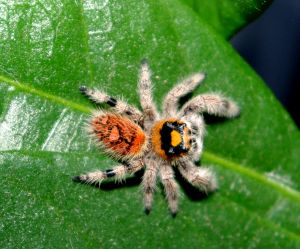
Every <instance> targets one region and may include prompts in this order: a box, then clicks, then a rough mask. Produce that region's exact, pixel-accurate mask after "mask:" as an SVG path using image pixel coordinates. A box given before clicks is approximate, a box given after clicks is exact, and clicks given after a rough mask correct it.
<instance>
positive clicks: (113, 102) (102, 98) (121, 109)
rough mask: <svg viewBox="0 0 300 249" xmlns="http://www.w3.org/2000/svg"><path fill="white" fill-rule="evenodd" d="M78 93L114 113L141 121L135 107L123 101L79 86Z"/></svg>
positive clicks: (139, 113)
mask: <svg viewBox="0 0 300 249" xmlns="http://www.w3.org/2000/svg"><path fill="white" fill-rule="evenodd" d="M79 91H80V92H81V93H82V94H84V95H85V96H87V97H88V98H89V99H90V100H92V101H93V102H95V103H97V104H102V103H107V104H108V105H109V106H111V107H112V108H113V109H114V110H115V111H116V113H119V114H126V115H127V116H128V117H129V118H130V119H131V120H133V121H134V122H136V123H139V122H140V121H141V120H142V113H141V112H140V111H139V110H138V109H137V108H135V107H133V106H131V105H129V104H128V103H126V102H125V101H123V100H120V99H116V98H113V97H110V96H109V95H108V94H107V93H105V92H103V91H100V90H95V89H90V88H87V87H86V86H81V87H80V88H79Z"/></svg>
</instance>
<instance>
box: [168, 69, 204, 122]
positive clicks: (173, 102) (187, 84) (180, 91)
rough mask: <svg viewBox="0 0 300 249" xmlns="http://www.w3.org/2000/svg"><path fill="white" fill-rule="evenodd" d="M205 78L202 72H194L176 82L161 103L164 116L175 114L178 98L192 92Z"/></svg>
mask: <svg viewBox="0 0 300 249" xmlns="http://www.w3.org/2000/svg"><path fill="white" fill-rule="evenodd" d="M204 78H205V75H204V74H203V73H196V74H193V75H192V76H190V77H189V78H187V79H185V80H183V81H182V82H180V83H179V84H177V85H176V86H175V87H174V88H172V90H171V91H170V92H169V93H168V94H167V95H166V97H165V98H164V103H163V113H164V115H165V116H166V117H172V116H175V115H176V114H177V111H178V110H177V109H178V102H179V100H180V98H182V97H184V96H185V95H187V94H188V93H190V92H192V91H193V90H194V89H195V88H196V87H197V86H198V85H199V84H200V83H201V82H202V81H203V79H204Z"/></svg>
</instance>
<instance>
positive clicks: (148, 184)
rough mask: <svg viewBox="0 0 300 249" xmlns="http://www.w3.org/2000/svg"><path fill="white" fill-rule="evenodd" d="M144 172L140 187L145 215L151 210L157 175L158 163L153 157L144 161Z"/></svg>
mask: <svg viewBox="0 0 300 249" xmlns="http://www.w3.org/2000/svg"><path fill="white" fill-rule="evenodd" d="M145 164H146V170H145V173H144V176H143V181H142V187H143V192H144V207H145V213H146V214H149V213H150V211H151V209H152V203H153V194H154V191H155V187H156V177H157V173H158V167H159V165H158V163H157V162H156V161H155V159H154V157H150V158H146V159H145Z"/></svg>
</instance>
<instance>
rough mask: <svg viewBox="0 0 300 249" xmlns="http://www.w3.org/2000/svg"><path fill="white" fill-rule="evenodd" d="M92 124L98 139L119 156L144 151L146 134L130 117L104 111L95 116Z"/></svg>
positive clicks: (128, 155) (129, 155)
mask: <svg viewBox="0 0 300 249" xmlns="http://www.w3.org/2000/svg"><path fill="white" fill-rule="evenodd" d="M90 124H91V126H92V132H93V133H94V135H95V136H96V138H97V140H98V141H99V142H100V143H101V144H102V145H103V146H104V147H105V148H106V149H108V151H109V152H111V153H112V154H116V156H117V157H135V156H138V155H139V154H140V153H141V152H142V151H143V148H144V145H145V142H146V135H145V133H144V131H143V130H142V129H141V127H140V126H138V125H137V124H135V123H134V122H133V121H131V120H130V119H128V118H126V117H123V116H120V115H116V114H113V113H103V114H100V115H97V116H95V117H93V118H92V120H91V123H90Z"/></svg>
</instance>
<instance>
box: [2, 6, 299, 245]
mask: <svg viewBox="0 0 300 249" xmlns="http://www.w3.org/2000/svg"><path fill="white" fill-rule="evenodd" d="M198 2H199V3H200V2H202V3H203V6H204V7H203V10H201V11H203V12H204V11H205V8H206V6H208V4H205V3H206V1H198ZM224 2H225V1H224ZM238 2H239V4H240V5H241V4H242V3H241V1H238ZM226 3H227V6H229V7H230V2H229V1H226ZM247 3H248V4H247V8H246V9H247V11H246V10H245V11H244V9H241V10H240V12H239V10H237V9H236V6H237V5H236V4H234V3H232V4H233V6H232V10H235V11H234V12H236V15H237V16H244V20H248V19H247V15H248V13H250V12H251V9H250V7H251V6H252V8H253V9H252V13H254V12H255V11H254V9H256V8H257V6H258V5H257V4H260V6H263V4H264V3H265V1H255V3H257V4H253V5H252V4H251V2H249V1H247ZM215 4H216V5H217V3H215ZM234 6H235V7H234ZM224 8H225V7H224ZM226 9H227V8H226ZM260 9H261V8H260ZM227 10H228V9H227ZM206 11H207V15H209V13H211V15H212V16H214V15H216V12H215V11H213V10H212V9H211V8H209V7H207V9H206ZM248 11H249V12H248ZM228 12H229V10H228ZM0 13H1V15H0V31H1V32H0V39H1V42H0V55H1V60H0V82H1V84H0V90H1V95H0V98H1V99H0V101H1V102H0V103H1V105H0V150H1V151H2V152H0V165H1V168H0V176H1V190H0V201H1V203H2V204H1V209H0V247H1V248H129V247H132V248H185V247H186V245H187V244H188V245H189V247H190V248H270V247H272V248H300V235H299V229H300V216H299V215H298V212H299V210H300V194H299V189H300V175H299V173H298V171H299V170H298V169H299V161H300V160H299V159H300V153H299V150H300V149H299V148H300V137H299V131H298V130H297V129H296V128H295V125H294V124H293V123H292V121H291V119H290V117H289V116H288V114H287V113H286V112H285V111H284V110H283V108H282V107H281V106H280V104H279V103H278V102H277V100H276V99H275V98H274V97H273V95H272V94H271V93H270V91H269V90H268V89H267V88H266V87H265V86H264V84H263V82H262V81H261V80H260V78H259V77H258V76H257V75H256V74H255V73H254V72H253V70H252V69H250V68H249V66H248V65H247V64H246V63H245V62H244V61H243V60H242V59H241V58H240V57H239V56H238V55H237V54H236V52H235V51H234V50H233V49H232V47H231V46H230V45H229V44H228V43H227V41H226V40H225V39H224V36H225V37H228V35H229V34H231V33H232V30H235V29H236V28H238V27H239V25H240V23H241V22H239V23H238V24H235V26H234V25H233V24H232V25H231V26H230V27H229V26H228V30H227V31H224V30H225V29H227V28H226V26H227V25H225V26H224V27H222V29H221V28H220V27H221V26H219V24H218V25H215V27H217V26H218V27H219V28H216V29H212V28H211V25H212V22H211V20H209V19H207V20H206V16H201V17H200V18H199V16H198V14H196V13H195V12H194V10H193V9H191V8H190V7H189V6H187V5H186V4H185V3H183V2H180V1H177V0H175V1H170V0H167V1H133V0H132V1H126V2H124V1H92V0H87V1H84V2H79V1H73V2H71V1H65V2H64V1H43V2H40V1H15V2H14V1H0ZM229 13H230V12H229ZM257 13H258V12H257ZM233 20H235V18H233ZM213 26H214V25H213ZM233 26H234V28H232V27H233ZM222 30H223V31H222ZM216 31H218V32H220V33H221V35H220V34H218V33H217V32H216ZM142 58H148V59H149V61H150V66H151V68H152V71H153V74H152V79H153V82H154V84H155V88H154V93H155V100H156V102H157V103H161V102H162V98H163V96H164V95H165V93H166V92H167V91H168V90H170V89H171V88H172V86H173V85H174V84H175V83H176V82H178V81H180V80H181V79H182V78H184V77H186V76H187V75H189V74H190V73H192V72H195V71H199V70H201V71H203V72H206V73H207V79H206V80H205V82H204V84H203V86H201V87H200V88H199V89H198V90H197V93H200V92H207V91H216V92H222V93H223V94H224V95H226V96H230V97H232V99H234V100H236V101H237V102H238V103H239V105H240V106H241V108H242V115H241V117H240V118H238V119H235V120H230V121H224V122H215V121H216V120H215V119H211V118H208V119H207V121H208V123H209V124H208V133H207V137H206V140H205V153H204V155H203V158H202V164H204V165H211V166H212V167H213V168H214V170H215V171H216V172H217V175H218V179H219V182H220V190H219V191H218V192H217V193H216V194H214V195H212V196H210V197H209V198H203V196H201V195H200V194H199V193H198V192H196V191H195V190H194V189H192V188H191V187H190V186H189V185H188V184H187V183H185V182H184V181H182V179H181V178H180V176H178V180H179V182H180V183H181V186H182V189H181V191H182V192H183V193H184V194H182V198H181V200H180V204H181V205H180V213H179V215H178V216H177V217H176V218H175V219H172V218H171V217H170V215H169V213H168V210H167V204H166V202H165V200H164V197H163V195H162V192H163V191H162V189H161V188H160V187H158V191H157V193H156V195H155V202H154V210H153V212H152V213H151V214H150V216H146V215H144V213H143V212H142V209H143V207H142V193H141V192H140V190H139V187H138V184H139V182H140V177H141V176H140V175H138V176H137V177H135V178H130V179H128V180H127V182H126V184H124V185H123V186H122V185H115V184H113V183H108V184H103V187H102V189H98V188H94V187H91V186H86V185H81V184H74V183H73V182H72V181H71V176H73V175H77V174H79V173H81V172H85V171H88V170H92V169H96V168H101V169H105V168H108V167H111V164H113V161H111V160H110V159H108V158H107V157H106V156H105V155H103V154H101V153H100V152H99V151H98V150H97V149H96V148H95V147H94V145H93V144H91V141H90V140H89V139H88V138H87V137H86V135H85V133H84V132H83V131H82V129H81V127H82V125H83V124H84V120H85V119H86V118H87V117H88V113H89V111H90V109H91V108H93V106H92V105H91V103H90V102H89V101H88V100H86V99H85V98H84V97H83V96H81V95H80V94H79V93H78V86H80V85H81V84H86V85H88V86H94V87H101V88H103V89H105V90H106V91H107V92H109V93H110V94H112V95H122V96H123V97H124V98H125V99H127V100H128V101H129V102H130V103H133V104H135V105H138V96H137V94H136V90H135V89H136V82H137V74H138V70H139V62H140V60H141V59H142ZM217 121H218V120H217Z"/></svg>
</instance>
